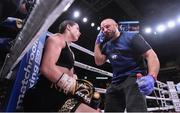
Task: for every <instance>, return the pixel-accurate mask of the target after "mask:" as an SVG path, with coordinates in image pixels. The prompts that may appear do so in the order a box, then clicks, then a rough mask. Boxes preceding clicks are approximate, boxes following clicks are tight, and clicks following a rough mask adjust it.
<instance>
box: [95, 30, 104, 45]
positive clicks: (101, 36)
mask: <svg viewBox="0 0 180 113" xmlns="http://www.w3.org/2000/svg"><path fill="white" fill-rule="evenodd" d="M104 41H105V36H104V34H103V33H102V31H100V32H99V34H98V35H97V37H96V44H101V43H103V42H104Z"/></svg>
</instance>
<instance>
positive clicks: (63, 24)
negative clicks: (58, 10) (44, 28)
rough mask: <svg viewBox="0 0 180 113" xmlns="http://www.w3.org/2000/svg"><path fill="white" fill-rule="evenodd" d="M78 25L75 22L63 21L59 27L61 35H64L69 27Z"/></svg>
mask: <svg viewBox="0 0 180 113" xmlns="http://www.w3.org/2000/svg"><path fill="white" fill-rule="evenodd" d="M75 24H77V23H76V22H75V21H73V20H65V21H63V22H62V23H61V24H60V25H59V33H64V31H65V29H66V27H67V25H70V26H73V25H75Z"/></svg>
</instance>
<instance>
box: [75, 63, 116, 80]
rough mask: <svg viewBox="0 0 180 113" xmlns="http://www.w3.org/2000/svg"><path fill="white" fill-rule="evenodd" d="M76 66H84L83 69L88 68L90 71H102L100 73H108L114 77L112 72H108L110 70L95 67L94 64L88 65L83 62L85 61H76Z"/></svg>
mask: <svg viewBox="0 0 180 113" xmlns="http://www.w3.org/2000/svg"><path fill="white" fill-rule="evenodd" d="M74 65H75V66H77V67H80V68H83V69H86V70H89V71H93V72H96V73H100V74H103V75H107V76H109V77H112V75H113V74H112V73H110V72H108V71H104V70H101V69H98V68H95V67H92V66H89V65H86V64H83V63H80V62H78V61H75V64H74Z"/></svg>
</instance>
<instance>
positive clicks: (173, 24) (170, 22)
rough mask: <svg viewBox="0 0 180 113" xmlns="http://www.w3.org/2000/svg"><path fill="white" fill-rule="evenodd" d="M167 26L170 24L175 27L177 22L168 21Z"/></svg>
mask: <svg viewBox="0 0 180 113" xmlns="http://www.w3.org/2000/svg"><path fill="white" fill-rule="evenodd" d="M167 26H168V27H169V28H173V27H174V26H175V22H174V21H169V22H168V23H167Z"/></svg>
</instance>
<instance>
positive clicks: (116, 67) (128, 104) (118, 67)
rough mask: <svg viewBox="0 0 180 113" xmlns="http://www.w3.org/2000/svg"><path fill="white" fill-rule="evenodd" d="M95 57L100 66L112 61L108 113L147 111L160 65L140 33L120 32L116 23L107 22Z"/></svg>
mask: <svg viewBox="0 0 180 113" xmlns="http://www.w3.org/2000/svg"><path fill="white" fill-rule="evenodd" d="M94 53H95V56H94V58H95V63H96V64H97V65H103V64H104V63H105V62H106V60H107V59H109V61H110V63H111V66H112V69H113V77H112V82H111V85H110V86H109V87H108V88H107V91H106V96H105V97H106V98H105V112H123V111H124V110H125V108H126V111H127V112H145V111H147V106H146V98H145V96H146V95H150V94H151V93H152V91H153V90H154V84H155V81H156V79H157V75H158V72H159V68H160V64H159V60H158V57H157V55H156V53H155V52H154V50H153V49H152V48H151V46H150V45H149V44H148V43H147V42H146V41H145V40H144V38H143V37H142V36H141V35H140V34H139V33H127V32H120V31H119V30H118V24H117V23H116V22H115V21H114V20H113V19H110V18H108V19H104V20H103V21H102V22H101V31H100V33H99V34H98V36H97V39H96V42H95V47H94ZM145 61H147V62H145ZM137 75H138V76H139V75H140V76H139V77H138V78H137ZM141 76H142V77H141Z"/></svg>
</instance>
